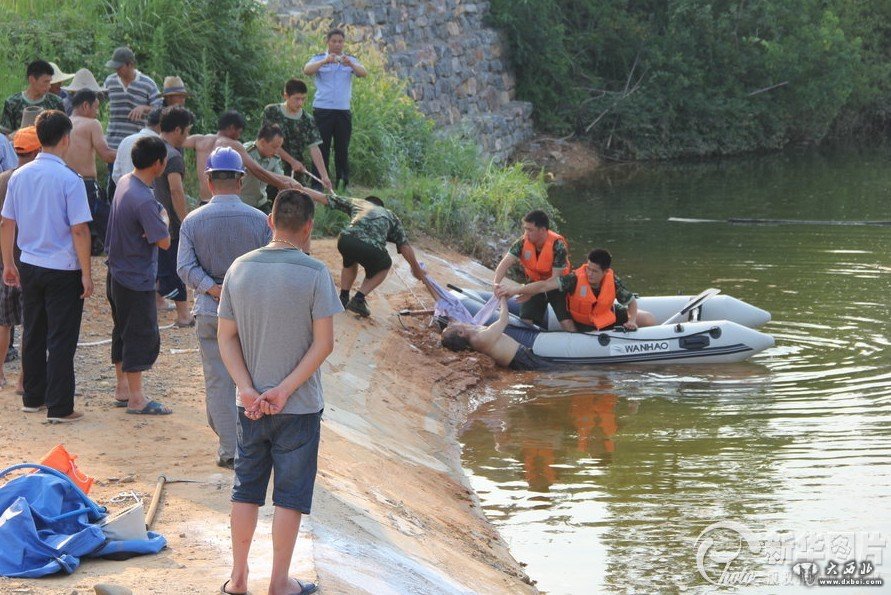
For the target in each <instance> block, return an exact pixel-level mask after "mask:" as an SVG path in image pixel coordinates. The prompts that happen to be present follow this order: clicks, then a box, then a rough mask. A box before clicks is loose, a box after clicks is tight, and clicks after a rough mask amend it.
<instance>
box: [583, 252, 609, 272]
mask: <svg viewBox="0 0 891 595" xmlns="http://www.w3.org/2000/svg"><path fill="white" fill-rule="evenodd" d="M588 260H590V261H591V262H593V263H594V264H596V265H598V266H599V267H600V268H601V269H603V270H604V271H605V270H606V269H608V268H609V267H610V266H612V264H613V255H612V254H610V253H609V250H604V249H603V248H594V249H593V250H591V251H590V252H588Z"/></svg>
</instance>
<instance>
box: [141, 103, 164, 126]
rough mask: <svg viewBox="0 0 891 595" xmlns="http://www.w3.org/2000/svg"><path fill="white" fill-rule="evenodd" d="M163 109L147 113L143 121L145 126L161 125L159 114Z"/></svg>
mask: <svg viewBox="0 0 891 595" xmlns="http://www.w3.org/2000/svg"><path fill="white" fill-rule="evenodd" d="M163 111H164V108H162V107H156V108H154V109H153V110H152V111H150V112H149V115H148V117H147V118H146V119H145V124H146V126H157V125H158V124H160V123H161V113H163Z"/></svg>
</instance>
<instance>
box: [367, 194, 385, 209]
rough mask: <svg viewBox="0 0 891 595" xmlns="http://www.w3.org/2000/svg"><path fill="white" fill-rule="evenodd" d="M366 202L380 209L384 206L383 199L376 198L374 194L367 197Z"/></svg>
mask: <svg viewBox="0 0 891 595" xmlns="http://www.w3.org/2000/svg"><path fill="white" fill-rule="evenodd" d="M365 200H367V201H368V202H370V203H372V204H375V205H377V206H379V207H382V206H384V201H383V199H381V198H380V197H378V196H374V195H373V194H372V195H371V196H366V197H365Z"/></svg>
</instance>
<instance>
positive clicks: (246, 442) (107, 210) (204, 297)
mask: <svg viewBox="0 0 891 595" xmlns="http://www.w3.org/2000/svg"><path fill="white" fill-rule="evenodd" d="M326 39H327V45H328V48H327V51H326V52H324V53H321V54H317V55H315V56H313V58H312V59H311V60H310V61H309V62H308V63H307V64H306V66H305V67H304V74H305V75H306V76H311V77H313V80H314V83H315V87H316V93H315V100H314V104H313V112H314V113H313V114H312V115H310V114H309V113H308V112H307V111H305V110H304V102H305V101H306V97H307V93H308V88H307V85H306V83H304V82H303V81H302V80H300V79H299V78H293V79H291V80H288V81H287V82H285V84H284V86H283V101H282V102H279V103H273V104H270V105H268V106H266V108H265V109H264V110H263V113H262V124H261V126H260V128H259V131H258V133H257V136H256V138H255V139H253V140H251V141H250V142H246V143H244V144H242V143H241V142H240V141H241V135H242V133H243V131H244V128H245V119H244V118H243V116H242V115H241V114H239V113H238V112H235V111H226V112H224V113H222V114H221V115H220V117H219V122H218V127H217V128H218V129H217V131H216V132H215V133H212V134H191V129H192V126H193V123H194V121H195V118H194V115H193V114H192V112H191V111H190V110H189V109H188V104H189V100H190V97H191V94H190V92H189V90H188V88H187V87H186V85H185V84H184V83H183V80H182V79H181V78H180V77H177V76H168V77H166V78H165V79H164V82H163V86H162V87H161V88H160V89H159V88H158V86H157V84H156V82H155V81H154V80H152V78H151V77H149V76H148V75H146V74H145V73H142V72H140V71H139V70H138V69H137V60H136V56H135V54H134V52H133V51H132V50H130V49H129V48H127V47H120V48H118V49H116V50H115V51H114V53H113V55H112V56H111V59H110V60H109V61H108V62H107V63H106V67H107V68H108V69H109V70H111V71H113V72H112V73H111V74H109V75H108V76H107V77H106V78H105V80H104V82H103V84H102V85H100V84H99V83H98V81H97V79H96V77H95V76H94V74H93V73H92V72H90V71H89V70H88V69H86V68H82V69H80V70H78V71H77V72H76V73H74V74H66V73H64V72H62V71H61V69H60V68H59V67H58V66H57V65H56V64H53V63H51V62H47V61H44V60H35V61H33V62H31V63H30V64H28V65H27V69H26V72H25V74H26V78H27V86H26V88H25V89H24V90H23V91H22V92H20V93H16V94H14V95H12V96H11V97H9V98H8V99H6V101H5V103H4V104H3V111H2V114H0V127H2V133H0V171H2V173H0V204H2V222H0V251H2V261H3V262H2V264H3V266H2V279H3V283H2V285H0V385H3V384H5V383H6V377H5V376H4V375H3V373H2V362H3V361H4V360H5V359H6V358H7V357H16V352H15V348H14V347H13V339H14V338H13V330H14V327H15V326H16V325H20V324H21V325H22V326H23V333H22V342H21V357H22V374H21V375H20V377H19V382H18V387H17V392H18V393H19V394H20V395H21V397H22V411H24V412H28V413H39V412H42V411H45V412H46V421H47V422H49V423H68V422H74V421H77V420H79V419H81V418H82V417H83V413H81V412H80V411H77V410H76V409H75V401H74V392H75V370H74V355H75V352H76V350H77V347H78V338H79V333H80V326H81V319H82V315H83V309H84V300H86V299H88V298H90V297H91V296H92V294H93V290H94V288H93V275H92V272H93V271H92V263H91V256H98V255H101V254H105V255H106V257H107V260H106V264H107V274H106V277H105V280H104V282H105V289H106V296H107V299H108V303H109V306H110V310H111V318H112V323H113V330H112V337H111V360H112V363H113V364H114V367H115V372H116V378H117V384H116V389H115V395H114V399H113V401H112V402H111V403H109V405H110V406H115V407H120V408H121V409H122V410H124V411H126V413H129V414H135V415H167V414H170V413H172V409H171V408H170V407H169V406H167V405H165V404H163V403H161V402H159V401H157V400H154V399H152V398H150V397H148V396H146V394H145V391H144V390H143V385H142V374H143V373H144V372H145V371H147V370H149V369H151V367H152V366H153V365H154V363H155V361H156V359H157V357H158V354H159V351H160V329H159V327H158V311H159V309H167V308H170V309H171V310H173V309H175V310H176V318H175V322H174V323H173V326H175V327H196V333H197V336H198V340H199V347H200V349H199V350H200V352H201V359H202V365H203V367H204V376H205V387H206V391H207V399H206V402H207V413H208V421H209V424H210V426H211V428H212V429H213V430H214V432H215V433H216V434H217V435H218V437H219V449H218V459H217V464H218V465H220V466H221V467H228V468H234V469H235V473H236V480H235V487H234V489H233V495H232V502H233V508H232V535H233V559H234V562H233V570H232V573H231V577H230V579H229V580H228V581H226V583H225V584H224V585H223V587H222V588H221V590H222V591H223V592H227V593H241V592H245V591H246V590H247V578H248V576H247V572H248V571H247V559H248V551H249V548H250V542H251V538H252V535H253V532H254V528H255V525H256V517H257V510H258V508H259V506H261V505H262V504H263V503H264V501H265V495H266V489H267V484H268V482H269V479H270V475H271V472H272V469H273V467H274V468H275V479H274V489H273V503H274V504H275V506H276V514H275V521H274V523H273V533H274V534H275V535H276V536H277V537H276V545H275V554H274V556H275V562H274V564H273V569H272V578H271V582H270V589H269V592H270V593H286V592H287V593H293V592H295V591H296V592H301V593H311V592H313V591H314V590H315V589H316V587H315V585H313V584H312V583H300V582H299V581H296V580H294V579H291V578H289V577H288V566H289V563H290V558H291V552H292V550H293V543H294V538H296V535H297V530H298V529H299V525H300V518H301V514H303V513H308V512H309V509H310V505H311V501H312V490H313V481H314V478H315V474H316V459H317V452H318V444H319V431H320V420H321V412H322V408H323V401H322V392H321V378H320V372H319V367H320V365H321V363H322V362H323V361H324V359H325V358H326V357H327V356H328V355H329V354H330V352H331V350H332V349H333V345H334V338H333V315H334V314H336V313H337V312H341V311H343V304H342V301H344V300H342V298H341V299H338V294H337V290H336V288H335V286H334V283H333V280H332V277H331V274H330V272H329V271H328V269H327V268H326V267H325V266H324V265H323V264H322V263H321V262H319V261H317V260H315V259H313V258H312V257H311V256H310V255H309V237H310V234H311V232H312V223H313V214H314V204H315V202H321V203H324V204H328V196H327V195H326V194H323V193H322V192H319V191H317V190H326V191H328V192H330V193H331V198H332V201H334V197H335V196H336V195H334V193H333V191H332V188H333V186H334V184H332V182H331V180H330V179H329V176H328V158H329V152H330V151H331V149H332V148H333V151H334V154H335V159H334V162H335V164H334V167H335V172H336V176H335V181H336V184H337V187H338V188H344V187H346V185H347V184H348V183H349V179H350V176H349V160H348V147H349V142H350V136H351V131H352V121H351V113H350V98H351V82H352V79H353V77H364V76H366V75H367V72H366V70H365V68H364V67H363V66H362V65H361V63H360V62H359V61H358V60H357V59H356V58H355V57H353V56H348V55H346V54H344V53H343V44H344V33H343V32H342V31H341V30H338V29H334V30H332V31H330V32H329V33H328V35H327V37H326ZM106 100H107V102H108V110H107V113H108V126H107V129H106V130H104V131H103V127H102V124H101V122H100V120H99V115H100V105H101V102H103V101H106ZM185 149H192V150H193V151H194V155H195V165H194V167H195V171H196V173H197V179H198V180H199V186H198V189H197V191H198V192H197V193H198V196H197V197H196V200H194V201H190V199H189V197H188V196H187V195H186V183H185V178H186V168H187V167H188V166H189V165H187V163H186V156H188V155H190V154H189V153H186V152H185V151H184V150H185ZM307 157H309V159H310V160H311V165H310V162H307V161H306V159H307ZM97 160H101V161H103V162H105V163H106V164H107V168H108V177H107V179H103V180H100V179H99V170H98V169H97V165H96V164H97ZM304 163H307V164H308V167H307V166H304ZM304 175H305V177H304ZM308 180H314V183H315V184H316V188H317V190H313V189H310V188H308V187H306V186H304V185H303V183H306V184H307V186H309V185H310V183H309V182H308ZM301 182H303V183H301ZM336 200H337V202H336V204H332V205H331V206H334V207H336V208H341V209H342V210H346V211H348V212H351V209H352V210H354V211H356V213H357V214H358V213H359V211H358V210H357V209H359V207H357V206H356V205H358V204H360V203H361V204H365V202H366V201H360V200H357V199H343V198H340V197H337V199H336ZM314 201H315V202H314ZM367 204H368V205H370V207H368V208H365V210H364V211H363V212H362V213H361V214H360V215H361V216H359V215H357V217H356V218H355V219H357V220H358V219H362V217H363V216H365V215H369V214H372V213H371V211H373V210H374V208H378V207H377V206H376V204H373V203H367ZM372 207H373V208H372ZM384 212H386V213H385V214H387V216H392V213H390V212H389V211H386V210H385V209H382V208H381V211H380V214H384ZM375 213H377V212H375ZM372 215H373V216H369V217H368V219H369V220H375V221H376V220H377V219H378V217H377V214H372ZM393 217H395V216H393ZM383 220H386V221H391V222H395V223H398V219H393V220H391V219H387V218H386V217H385V218H384V219H382V221H383ZM353 223H354V224H357V225H358V223H357V221H354V222H353ZM374 225H375V226H377V227H378V228H379V227H380V226H379V224H378V223H374ZM399 225H400V228H401V224H399ZM381 229H383V228H381ZM383 231H384V232H385V236H386V233H387V232H386V230H385V229H383ZM400 237H404V233H403V234H402V236H400ZM386 240H387V238H386V237H385V238H384V240H383V241H386ZM403 244H405V245H406V246H407V244H406V243H405V242H404V241H403ZM409 249H410V248H409ZM384 252H386V251H385V250H384ZM347 264H349V267H350V268H351V270H353V269H355V268H356V267H357V266H358V264H357V263H356V262H350V263H347V262H346V258H345V261H344V265H345V268H346V266H347ZM366 272H368V269H367V268H366ZM354 278H355V275H353V279H354ZM224 279H225V282H224ZM351 283H352V281H351ZM189 293H192V294H193V295H194V298H195V299H194V303H193V305H192V307H191V308H190V306H189V302H188V294H189ZM347 295H349V291H348V290H347ZM362 300H364V294H363V297H362ZM346 301H349V302H350V303H353V302H356V303H358V301H357V300H346ZM170 302H172V303H170ZM362 305H364V302H363V304H362ZM365 308H366V310H367V307H365ZM355 309H356V308H354V310H355Z"/></svg>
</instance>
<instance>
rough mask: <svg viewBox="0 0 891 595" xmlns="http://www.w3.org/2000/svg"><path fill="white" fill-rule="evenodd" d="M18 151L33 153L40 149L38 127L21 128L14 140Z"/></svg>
mask: <svg viewBox="0 0 891 595" xmlns="http://www.w3.org/2000/svg"><path fill="white" fill-rule="evenodd" d="M12 147H13V148H14V149H15V152H16V153H33V152H34V151H39V150H40V139H38V138H37V127H36V126H26V127H24V128H19V129H18V131H17V132H16V133H15V137H14V138H13V140H12Z"/></svg>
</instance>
